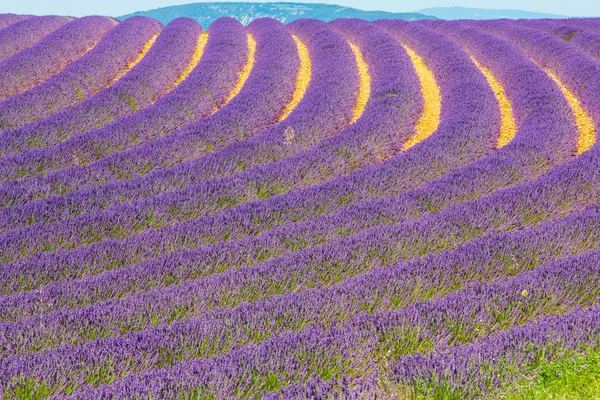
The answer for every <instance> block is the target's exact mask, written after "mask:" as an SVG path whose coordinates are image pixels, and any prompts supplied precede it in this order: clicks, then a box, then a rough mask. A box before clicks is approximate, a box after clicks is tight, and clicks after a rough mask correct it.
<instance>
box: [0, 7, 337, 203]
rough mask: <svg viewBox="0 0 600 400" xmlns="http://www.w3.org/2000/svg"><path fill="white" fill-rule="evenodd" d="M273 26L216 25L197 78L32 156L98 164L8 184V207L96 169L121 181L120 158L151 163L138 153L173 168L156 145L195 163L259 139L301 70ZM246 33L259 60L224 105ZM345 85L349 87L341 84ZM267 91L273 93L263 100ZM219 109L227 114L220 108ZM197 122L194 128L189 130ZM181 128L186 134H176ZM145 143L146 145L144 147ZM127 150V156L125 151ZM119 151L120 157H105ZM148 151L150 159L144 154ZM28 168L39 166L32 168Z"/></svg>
mask: <svg viewBox="0 0 600 400" xmlns="http://www.w3.org/2000/svg"><path fill="white" fill-rule="evenodd" d="M274 23H275V22H274V21H272V20H258V21H257V22H254V23H253V24H251V25H250V26H249V27H248V28H247V29H246V30H247V31H248V33H246V32H245V30H244V28H243V27H242V25H241V24H240V23H239V22H237V21H234V20H231V19H220V20H218V21H216V22H215V23H214V24H213V25H211V28H210V34H209V39H208V40H209V42H208V43H207V48H206V50H205V52H206V53H207V54H206V55H203V56H202V58H201V60H200V63H199V65H198V66H197V67H196V69H195V71H196V73H192V76H190V77H189V78H187V79H186V80H185V81H184V83H182V84H181V85H180V86H179V87H177V88H176V89H175V90H173V92H172V93H170V94H169V95H167V96H165V97H164V98H163V99H161V100H160V101H159V102H157V103H156V104H154V105H153V106H152V107H149V108H148V109H147V110H143V111H142V112H140V113H137V114H135V115H132V116H131V117H129V118H126V119H122V120H120V121H117V122H116V123H114V124H111V125H108V126H106V127H104V128H103V129H101V130H97V131H92V132H90V133H89V134H87V135H85V136H80V137H76V138H73V139H72V140H70V141H67V142H65V143H63V144H62V145H59V146H55V147H53V148H46V149H44V150H43V151H41V152H38V153H37V154H33V155H34V156H37V159H38V160H40V159H42V160H43V159H46V160H45V161H43V162H49V163H52V164H55V165H61V164H63V166H64V164H67V165H66V166H69V165H70V164H72V163H73V162H72V161H71V160H72V159H73V153H77V155H78V157H79V158H83V159H85V160H86V161H94V160H97V159H100V161H99V162H92V163H91V164H89V165H86V166H82V167H72V168H67V169H65V170H62V171H60V172H58V173H55V174H52V175H50V176H48V177H43V178H34V179H32V180H28V181H23V182H14V183H8V184H5V185H3V186H2V189H1V190H2V191H4V192H5V193H7V195H8V196H11V199H10V201H11V202H13V203H14V202H18V193H19V192H21V193H26V195H27V197H29V198H31V197H36V198H43V197H44V196H43V195H42V194H41V193H40V186H41V188H45V189H46V190H47V189H49V188H52V190H54V189H55V188H56V187H60V190H61V192H64V193H68V192H69V189H70V186H71V185H72V184H71V185H69V180H71V181H76V178H78V177H80V176H82V177H83V176H86V175H88V174H92V173H93V172H96V171H98V170H99V171H102V170H108V171H107V172H109V173H110V174H111V175H113V176H115V175H116V176H119V175H118V171H117V168H116V164H117V161H116V160H118V159H119V158H125V159H127V160H129V161H130V162H131V163H136V164H137V165H139V166H140V168H142V167H143V169H151V164H150V162H146V160H144V159H141V160H140V156H139V155H138V154H140V153H141V154H144V155H145V156H148V158H149V160H153V159H156V158H158V157H160V156H161V154H163V153H164V154H169V160H168V161H166V162H169V163H174V161H173V160H172V159H173V158H178V155H177V153H176V152H175V149H171V150H172V151H168V150H169V149H163V147H164V146H162V147H161V145H160V144H161V143H162V142H164V143H172V144H174V146H178V147H182V149H183V150H187V151H189V149H192V148H193V149H195V150H194V154H197V156H201V155H202V154H203V153H208V152H210V151H214V150H215V149H218V148H219V147H223V146H226V145H227V143H229V142H236V141H240V140H243V139H244V138H246V137H252V136H254V135H256V134H258V133H260V132H261V131H263V130H264V129H266V128H267V127H268V126H270V125H272V124H274V123H275V122H277V119H278V117H279V115H280V114H281V112H282V110H283V109H284V107H285V106H286V105H287V104H288V103H289V102H290V101H291V98H292V92H293V90H294V88H295V85H296V75H297V71H296V69H297V68H298V65H299V59H298V52H297V49H296V45H295V42H294V41H293V39H292V37H291V35H289V32H288V30H287V29H286V28H285V27H284V26H283V25H280V26H273V24H274ZM269 27H271V28H270V29H272V30H274V32H273V35H274V37H273V38H268V37H266V38H265V37H264V33H262V31H264V30H267V29H269ZM248 34H252V36H253V37H255V36H256V38H255V39H257V38H258V37H259V36H260V38H261V41H260V42H259V43H258V48H257V50H256V52H257V54H256V56H255V57H256V58H257V60H256V61H255V62H254V65H253V67H252V70H251V72H250V76H249V77H248V80H247V81H246V83H245V84H244V87H243V88H242V90H241V91H240V93H239V94H238V95H237V96H236V97H235V98H234V99H232V100H231V101H230V102H229V103H227V105H225V104H224V103H225V101H226V100H227V97H228V96H229V94H230V93H231V91H232V90H233V88H234V85H235V84H236V82H237V80H238V74H239V73H240V71H241V70H242V68H243V67H244V64H245V63H246V52H242V51H240V49H245V48H246V47H247V38H246V36H247V35H248ZM279 41H283V42H282V43H279ZM224 57H225V58H226V59H227V60H228V62H227V64H224V63H223V61H222V60H223V58H224ZM211 67H212V68H211ZM225 67H228V68H225ZM330 72H331V71H330ZM339 79H340V82H344V81H343V80H342V77H341V76H340V77H339ZM344 84H347V85H348V83H345V82H344ZM268 86H271V89H275V88H277V89H278V90H276V91H275V92H274V93H272V94H271V93H269V95H268V96H265V89H266V87H268ZM180 88H181V89H180ZM258 104H260V107H258V106H257V105H258ZM224 105H225V107H223V108H221V107H222V106H224ZM217 109H218V110H219V111H218V112H217V113H216V114H214V115H212V117H211V118H208V119H204V118H205V117H208V116H210V115H211V114H212V113H214V112H215V111H217ZM332 109H333V107H332ZM196 120H200V121H198V122H195V123H191V124H190V122H194V121H196ZM186 123H187V126H186ZM182 126H184V128H182V129H179V130H178V129H177V128H181V127H182ZM186 140H187V141H188V142H190V141H196V142H200V141H202V142H203V143H205V146H203V147H201V145H200V144H199V143H196V144H195V145H194V144H193V143H186ZM144 142H147V143H146V145H144ZM130 147H133V149H132V150H131V151H127V149H128V148H130ZM119 150H121V152H119V153H117V154H115V155H113V156H108V155H109V154H111V153H114V152H117V151H119ZM149 152H153V153H152V154H148V153H149ZM29 155H30V154H25V155H24V157H21V159H23V160H24V161H23V162H22V163H23V164H24V165H29V163H30V161H31V157H28V156H29ZM103 156H108V157H103ZM152 156H153V157H152ZM27 159H29V161H27ZM31 162H32V163H34V164H38V161H31ZM113 179H116V178H113ZM80 180H83V179H80ZM105 180H106V179H103V178H99V177H95V178H94V179H93V180H92V181H93V183H94V184H95V185H98V184H100V183H101V182H103V181H105ZM82 186H84V185H83V183H82ZM8 196H7V197H8Z"/></svg>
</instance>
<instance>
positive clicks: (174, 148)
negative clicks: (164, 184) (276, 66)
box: [0, 21, 358, 206]
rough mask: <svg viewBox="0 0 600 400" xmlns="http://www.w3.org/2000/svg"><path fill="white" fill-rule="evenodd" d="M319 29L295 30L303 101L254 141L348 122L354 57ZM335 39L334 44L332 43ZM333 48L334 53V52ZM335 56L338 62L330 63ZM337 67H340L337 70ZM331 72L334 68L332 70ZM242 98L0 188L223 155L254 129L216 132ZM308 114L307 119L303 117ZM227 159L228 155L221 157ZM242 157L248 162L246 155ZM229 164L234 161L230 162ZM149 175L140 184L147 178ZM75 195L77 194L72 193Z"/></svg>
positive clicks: (72, 183) (30, 187) (39, 191)
mask: <svg viewBox="0 0 600 400" xmlns="http://www.w3.org/2000/svg"><path fill="white" fill-rule="evenodd" d="M217 23H218V22H217ZM324 30H327V31H328V29H327V28H326V27H325V25H324V24H321V23H319V22H317V21H311V22H309V23H308V24H307V26H306V28H304V29H303V28H300V29H298V32H297V33H298V34H299V35H300V36H302V40H304V41H305V42H306V43H307V45H309V46H310V47H311V48H313V50H312V52H313V53H314V54H315V56H314V57H313V60H312V62H313V64H314V65H313V69H314V71H313V72H312V78H311V82H312V83H311V84H310V85H309V88H308V91H307V93H306V94H305V96H304V98H303V100H302V102H301V103H300V104H299V105H298V107H296V109H295V110H294V111H293V113H292V115H290V116H289V117H288V118H287V119H286V121H285V126H284V125H282V124H280V125H278V126H277V127H275V128H273V129H272V130H268V131H267V132H265V133H263V134H262V135H260V136H259V137H258V138H256V140H258V141H260V142H264V143H265V144H266V145H269V144H271V143H273V142H276V143H278V142H281V138H282V137H283V135H284V132H285V129H287V127H288V126H289V127H291V126H294V128H295V131H298V132H297V135H298V137H299V138H303V137H306V138H305V139H303V141H305V142H306V146H309V145H310V143H312V141H318V140H319V139H320V138H323V137H329V136H332V135H334V134H335V133H337V132H338V131H339V130H340V129H341V128H342V127H343V126H344V125H345V124H347V123H348V121H349V119H350V112H351V109H352V107H353V105H354V101H355V92H356V87H357V86H358V85H357V83H356V82H357V75H356V70H355V68H354V67H353V66H354V56H353V55H352V54H351V51H350V48H349V46H348V45H347V44H346V43H344V42H343V39H342V38H340V37H339V36H337V35H335V34H334V33H333V32H331V33H330V34H329V35H331V36H332V37H331V40H332V41H333V42H328V38H327V37H326V36H325V35H324V33H323V31H324ZM319 33H320V34H319ZM317 34H319V41H313V40H311V38H312V37H314V36H315V35H317ZM334 43H335V46H334V45H333V44H334ZM328 45H331V46H330V47H329V48H327V49H326V51H322V50H321V49H322V48H324V47H325V46H328ZM338 49H339V50H338ZM340 51H342V52H340ZM336 52H338V53H339V54H337V55H336V54H335V53H336ZM334 60H336V61H337V62H336V63H334V64H331V62H332V61H334ZM340 67H343V68H344V69H343V70H342V69H341V68H340ZM334 71H336V72H335V73H334ZM250 79H251V81H252V80H253V81H254V82H255V83H254V84H253V85H252V86H253V87H255V88H260V87H261V86H260V85H261V82H260V80H261V76H260V73H256V74H253V76H251V77H250ZM250 83H251V82H248V86H250ZM253 90H255V89H252V88H247V89H246V90H245V91H247V92H249V93H252V92H253ZM256 94H257V93H254V94H253V95H254V96H256ZM245 101H247V100H244V99H243V98H240V99H239V100H238V99H235V100H234V101H233V103H234V104H232V105H231V106H230V107H229V110H230V111H228V112H225V113H224V114H223V113H222V115H219V116H215V117H219V118H216V119H213V120H211V121H206V122H201V123H199V124H197V125H192V126H190V127H188V128H186V129H183V130H181V131H179V132H175V133H174V134H173V135H169V136H167V137H165V138H163V139H161V140H159V141H152V142H149V143H147V144H145V145H143V146H140V147H137V148H134V149H132V150H131V151H126V152H121V153H117V154H115V155H113V156H112V157H108V158H106V159H104V160H100V161H99V162H98V163H94V164H91V165H89V166H87V167H85V168H71V169H67V170H64V171H60V172H57V173H55V174H52V175H50V176H48V177H47V178H41V179H37V180H32V181H27V182H23V183H15V184H13V185H7V186H5V187H3V188H2V189H0V190H2V191H3V192H4V193H6V194H7V196H6V197H9V196H10V200H9V201H10V202H11V203H15V202H19V200H20V199H19V197H20V196H19V195H20V193H24V194H26V196H27V197H28V198H31V197H32V196H35V197H37V198H42V197H44V194H46V193H47V194H50V193H52V192H55V191H56V188H57V187H60V188H61V190H62V191H64V192H68V191H70V190H73V189H75V188H77V187H80V188H81V187H86V186H90V184H96V185H97V184H98V183H100V182H106V181H115V180H117V179H118V178H119V177H120V176H122V175H124V176H129V175H132V174H133V175H137V174H140V173H146V174H147V173H149V172H150V171H152V170H153V169H160V167H161V166H169V165H172V164H176V163H175V162H174V161H173V159H179V160H181V162H183V161H184V160H185V159H186V158H194V157H196V158H197V157H201V156H202V155H203V154H207V153H210V152H212V151H214V150H217V149H219V148H221V147H225V148H226V150H224V151H221V152H217V153H216V154H215V155H214V156H212V157H209V158H208V159H215V158H216V159H222V158H223V153H224V152H225V151H227V149H231V148H232V146H229V147H228V146H227V144H228V143H232V144H234V143H236V142H240V141H241V144H240V145H238V146H235V145H234V146H233V148H239V147H240V146H244V145H245V143H246V142H247V141H244V140H243V139H248V138H252V137H253V136H255V135H256V134H257V133H258V132H254V131H253V129H250V127H248V126H245V125H247V124H243V125H240V122H235V121H233V123H234V127H235V125H239V130H240V132H237V133H238V134H236V135H233V136H232V135H231V132H230V131H231V129H229V130H228V131H225V132H223V133H222V132H221V131H222V130H223V128H222V125H225V126H227V125H228V124H229V122H227V121H231V119H232V118H237V119H238V120H239V119H240V116H241V114H240V115H236V114H237V112H238V111H237V110H239V109H240V107H244V106H245V105H244V103H245ZM255 111H256V110H255ZM315 115H320V116H322V117H321V118H322V120H315ZM307 116H310V117H309V118H307ZM259 132H260V131H259ZM288 147H289V146H288ZM190 149H194V151H193V152H190ZM59 155H60V154H59ZM226 159H228V158H227V157H226ZM245 161H249V160H247V159H246V160H245ZM120 164H125V165H124V166H123V168H122V169H121V170H120V169H119V168H117V167H118V166H119V165H120ZM232 164H234V165H237V163H235V162H233V161H232ZM250 165H251V164H250ZM125 166H129V169H127V170H125V168H124V167H125ZM185 166H186V165H185V164H184V166H182V167H181V168H185ZM136 167H137V168H136ZM142 167H143V168H142ZM134 168H135V169H134ZM199 173H200V171H198V172H196V173H193V172H192V171H189V170H188V171H187V173H186V175H187V176H192V175H198V174H199ZM154 175H156V174H154ZM148 179H151V181H152V182H153V185H154V184H155V183H158V179H157V178H156V176H152V177H148ZM148 179H146V180H145V182H148ZM133 182H136V183H137V185H136V187H140V184H139V182H137V181H132V183H133ZM145 182H144V183H142V185H141V186H142V187H148V185H146V184H145ZM126 184H128V183H127V182H123V184H122V185H110V186H107V187H106V188H107V189H109V190H111V189H112V191H113V193H114V192H115V190H114V189H113V187H115V186H117V187H118V186H125V185H126ZM101 189H102V188H101ZM104 190H106V189H104ZM48 192H50V193H48ZM89 192H91V193H89V194H84V196H83V197H84V198H85V196H87V197H88V198H90V197H92V196H91V195H93V194H94V192H97V191H96V190H89ZM117 192H123V193H119V195H118V196H119V197H120V196H121V195H122V194H125V193H124V189H123V190H121V189H117ZM76 196H77V194H75V196H72V197H76ZM53 200H54V199H53ZM21 201H22V200H21ZM96 201H97V200H96ZM107 205H108V204H106V203H105V204H104V206H107Z"/></svg>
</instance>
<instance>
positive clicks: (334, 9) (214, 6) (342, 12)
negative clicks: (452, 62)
mask: <svg viewBox="0 0 600 400" xmlns="http://www.w3.org/2000/svg"><path fill="white" fill-rule="evenodd" d="M135 15H143V16H146V17H151V18H154V19H156V20H158V21H160V22H161V23H162V24H167V23H169V21H171V20H173V19H175V18H178V17H188V18H193V19H195V20H196V21H198V22H199V23H200V25H202V26H208V25H210V24H211V23H212V22H213V21H214V20H216V19H218V18H220V17H225V16H227V17H233V18H236V19H237V20H238V21H240V22H242V23H243V24H245V25H246V24H248V23H249V22H250V21H252V20H254V19H257V18H262V17H271V18H276V19H278V20H279V21H281V22H285V23H288V22H292V21H294V20H296V19H300V18H314V19H318V20H321V21H325V22H328V21H331V20H334V19H337V18H360V19H364V20H367V21H374V20H378V19H404V20H409V21H414V20H418V19H438V18H436V17H432V16H429V15H423V14H420V13H393V12H387V11H363V10H358V9H356V8H351V7H344V6H339V5H333V4H306V3H241V2H232V3H193V4H185V5H180V6H170V7H162V8H157V9H154V10H149V11H138V12H135V13H133V14H128V15H123V16H121V17H118V19H121V20H122V19H125V18H129V17H133V16H135Z"/></svg>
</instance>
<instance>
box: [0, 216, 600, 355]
mask: <svg viewBox="0 0 600 400" xmlns="http://www.w3.org/2000/svg"><path fill="white" fill-rule="evenodd" d="M599 218H600V214H599V207H598V206H595V207H593V208H590V209H589V210H586V211H585V212H582V213H579V214H576V215H573V216H570V217H568V218H565V219H564V220H560V221H556V222H552V223H547V224H543V225H542V226H540V227H539V228H535V229H530V230H526V231H522V232H516V233H512V234H503V235H496V236H494V237H490V238H487V239H484V240H480V241H477V242H474V243H472V244H469V245H465V246H462V247H460V248H458V249H457V250H455V251H452V252H444V253H441V254H439V255H434V256H430V257H426V258H424V259H422V260H414V261H409V262H408V263H406V264H400V265H399V266H396V267H392V268H390V265H391V264H392V263H393V262H394V260H393V258H392V257H390V256H389V253H390V249H389V246H388V247H387V248H386V246H385V245H378V244H377V243H374V244H372V246H371V247H370V248H369V250H365V249H361V248H359V247H358V246H354V247H353V248H350V249H349V250H346V249H347V248H348V247H349V246H348V244H347V243H342V244H346V246H339V247H338V248H326V247H325V248H323V247H321V248H320V249H317V250H318V251H317V250H312V251H310V252H304V254H298V255H295V256H292V257H286V258H282V259H277V260H272V261H270V262H266V263H263V264H261V265H257V266H255V267H245V268H241V269H239V271H238V268H235V267H232V266H231V264H232V263H231V264H227V263H226V262H225V261H223V258H225V257H223V258H221V259H217V260H215V254H214V253H213V254H211V252H204V253H203V252H192V253H188V254H182V255H181V256H179V257H170V258H166V257H165V258H164V259H163V260H160V261H159V262H154V263H145V264H142V265H140V266H138V267H137V268H134V269H133V270H130V271H127V272H129V273H126V272H117V271H113V272H108V273H105V274H103V275H100V276H98V277H96V279H87V280H83V281H71V282H70V283H67V284H64V285H53V286H50V287H47V288H45V289H44V290H41V291H35V292H29V293H25V294H23V295H18V296H11V297H8V298H4V299H3V304H2V315H5V316H7V317H9V318H10V319H16V318H19V317H23V316H32V317H30V318H26V319H21V320H20V321H17V322H16V323H6V324H4V325H3V326H2V337H3V338H4V342H3V343H2V345H3V348H5V349H6V355H8V354H18V353H22V352H23V351H25V350H27V349H32V350H35V351H39V350H42V349H44V348H47V347H55V346H61V345H65V344H67V343H79V344H82V343H85V342H88V341H90V340H94V339H96V338H101V337H103V338H109V337H115V336H122V335H125V334H127V333H132V332H138V331H141V330H145V329H148V327H151V326H154V325H157V326H159V325H170V324H173V323H176V322H177V321H182V320H186V319H193V318H198V317H201V316H202V315H203V314H204V313H206V312H208V311H211V310H217V311H218V309H220V308H221V309H222V308H228V307H235V306H238V305H240V304H243V303H244V302H246V301H250V302H256V301H270V300H269V298H270V297H272V296H277V295H281V294H285V293H295V295H294V296H296V295H300V296H304V295H301V293H303V292H306V293H309V292H310V290H311V289H314V288H324V289H323V290H325V291H326V292H327V293H330V295H333V294H335V295H340V296H341V295H342V294H343V295H344V296H346V298H345V300H344V299H342V298H337V299H336V301H332V302H329V303H330V304H331V307H334V308H335V307H338V306H339V307H341V306H343V305H348V307H350V306H351V305H354V306H356V307H358V306H360V307H358V309H360V310H371V311H370V312H375V311H377V310H379V311H381V310H386V309H392V308H399V307H404V306H407V305H408V304H410V303H412V302H414V301H421V300H425V299H427V298H429V296H432V295H435V294H437V295H442V294H445V293H448V292H449V291H453V290H456V289H458V288H460V287H462V286H469V285H471V284H473V283H476V282H478V281H482V280H483V281H489V280H493V279H498V278H503V277H507V276H511V275H514V274H517V273H520V272H523V271H525V270H528V269H531V268H535V267H536V266H539V265H541V264H543V263H546V262H549V261H552V260H555V259H557V258H560V257H566V256H570V255H573V254H578V253H584V252H588V251H592V250H597V249H598V245H599V243H600V240H599V236H598V235H599V234H598V232H599V230H598V227H599V226H600V225H599V224H600V219H599ZM392 245H393V244H392ZM332 252H335V253H334V255H331V253H332ZM386 256H387V258H386ZM211 258H212V259H211ZM220 269H221V270H220ZM222 270H226V271H227V272H226V273H224V274H220V275H216V276H213V277H206V278H202V279H198V280H195V281H191V282H189V281H190V280H192V279H197V278H201V277H202V276H203V275H207V274H212V273H215V272H221V271H222ZM371 270H373V272H370V273H369V271H371ZM144 271H145V274H144ZM365 272H367V274H365V275H363V276H358V277H357V278H351V277H352V276H355V275H360V274H363V273H365ZM152 279H154V282H153V281H152ZM120 280H122V282H121V281H120ZM186 281H188V282H187V283H186ZM339 282H343V283H342V284H341V286H339V287H338V288H337V289H336V288H333V289H331V290H330V289H327V287H328V286H329V285H332V284H337V283H339ZM164 286H169V287H168V288H163V287H164ZM440 286H441V287H440ZM152 288H159V289H158V290H152V291H150V292H149V293H143V292H146V291H148V290H150V289H152ZM136 292H137V294H133V293H136ZM332 293H333V294H332ZM399 293H401V294H399ZM330 295H328V296H330ZM123 296H127V297H125V298H123V299H121V300H119V299H120V298H122V297H123ZM294 296H292V297H294ZM306 296H308V298H313V297H314V294H308V295H306ZM328 296H325V297H324V298H323V299H328V298H329V297H328ZM294 298H295V300H294V301H293V302H294V303H297V304H299V307H301V308H303V307H305V308H306V307H307V308H309V309H310V307H308V306H306V305H302V304H304V303H303V302H300V301H299V300H298V299H297V298H296V297H294ZM110 299H112V300H110ZM100 300H108V301H106V302H103V303H98V304H95V305H93V306H87V307H83V308H79V309H73V310H69V309H70V308H72V307H82V306H84V305H85V304H90V303H93V302H98V301H100ZM327 303H328V301H326V302H325V303H323V304H327ZM63 307H66V308H63ZM249 307H253V306H249ZM331 307H329V308H327V307H326V309H327V312H325V313H324V314H323V315H328V316H329V318H331V319H328V320H327V321H325V320H322V322H328V323H333V322H335V321H337V320H344V319H348V318H350V317H352V315H353V314H352V312H351V311H349V310H348V308H342V309H341V311H339V310H338V311H335V310H334V309H332V308H331ZM50 310H57V311H54V312H51V313H49V314H46V315H43V316H41V314H43V313H45V312H48V311H50ZM217 311H215V312H217ZM356 312H358V310H357V311H356ZM292 314H294V315H296V314H297V315H302V312H301V310H300V311H298V312H295V313H292ZM244 315H247V313H244ZM183 325H184V326H185V325H186V322H183ZM119 343H120V342H119ZM165 343H166V342H165Z"/></svg>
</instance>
